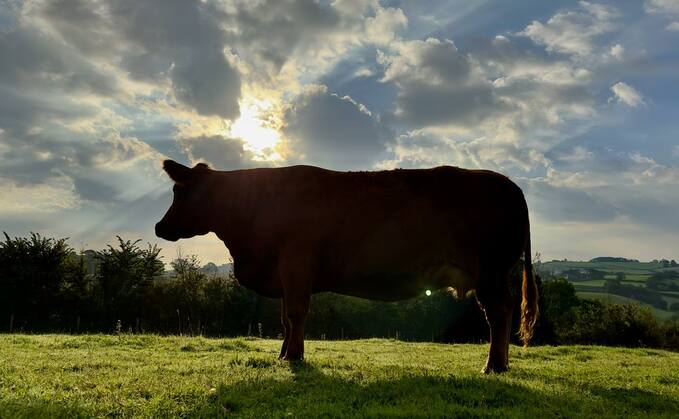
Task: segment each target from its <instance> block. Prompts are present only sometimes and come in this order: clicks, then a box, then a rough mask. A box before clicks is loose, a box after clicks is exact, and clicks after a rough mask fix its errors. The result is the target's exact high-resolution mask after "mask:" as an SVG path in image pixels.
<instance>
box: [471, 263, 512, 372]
mask: <svg viewBox="0 0 679 419" xmlns="http://www.w3.org/2000/svg"><path fill="white" fill-rule="evenodd" d="M506 276H507V275H506V274H505V278H506ZM503 279H504V278H503ZM496 285H497V286H496V287H492V286H488V287H486V288H484V289H480V290H477V292H476V298H477V300H478V302H479V305H480V306H481V308H482V309H483V311H484V313H485V315H486V321H488V326H489V327H490V352H489V353H488V360H487V362H486V366H485V367H484V368H483V370H482V372H484V373H486V374H489V373H491V372H504V371H507V369H508V368H509V339H510V333H511V327H512V310H513V308H514V307H513V306H514V304H513V301H514V300H513V298H512V294H511V291H510V288H509V284H508V282H507V281H502V282H501V283H496Z"/></svg>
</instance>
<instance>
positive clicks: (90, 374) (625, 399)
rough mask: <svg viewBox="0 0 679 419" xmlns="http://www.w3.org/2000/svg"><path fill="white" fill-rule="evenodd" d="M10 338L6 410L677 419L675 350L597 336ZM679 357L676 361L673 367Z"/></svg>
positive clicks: (7, 413)
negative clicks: (298, 347) (571, 339)
mask: <svg viewBox="0 0 679 419" xmlns="http://www.w3.org/2000/svg"><path fill="white" fill-rule="evenodd" d="M279 345H280V341H276V340H259V339H257V340H247V339H205V338H181V337H157V336H150V335H142V336H135V335H130V336H121V337H116V336H102V335H94V336H78V337H75V336H67V335H42V336H28V335H0V417H8V418H10V417H11V418H17V417H18V418H21V417H25V418H32V417H64V418H66V417H68V418H71V417H93V416H94V417H96V416H100V417H101V416H123V417H130V416H135V417H169V416H186V417H213V416H233V417H257V418H260V417H300V418H306V417H319V416H323V417H344V416H350V417H351V416H353V417H385V416H387V417H393V416H399V417H444V416H445V417H593V416H597V417H642V416H643V417H668V418H669V417H677V416H679V368H676V366H679V354H677V353H671V352H666V351H660V350H650V349H623V348H605V347H594V346H590V347H587V346H562V347H535V348H528V349H523V348H519V347H512V348H511V350H510V351H511V353H510V358H511V370H510V371H509V372H508V373H506V374H503V375H490V376H484V375H482V374H480V373H479V370H480V369H481V366H482V364H483V362H484V360H485V357H486V351H487V349H488V346H487V345H445V344H434V343H404V342H398V341H392V340H361V341H341V342H338V341H309V342H307V361H306V362H304V363H296V364H289V363H287V362H283V361H278V360H277V359H276V356H277V354H278V350H279ZM671 366H675V367H671Z"/></svg>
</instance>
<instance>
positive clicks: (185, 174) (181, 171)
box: [163, 160, 191, 183]
mask: <svg viewBox="0 0 679 419" xmlns="http://www.w3.org/2000/svg"><path fill="white" fill-rule="evenodd" d="M163 169H165V171H166V172H167V174H168V176H170V179H172V180H174V181H175V182H177V183H183V182H186V181H188V180H189V179H190V178H191V169H190V168H188V167H186V166H184V165H183V164H180V163H177V162H176V161H174V160H165V161H164V162H163Z"/></svg>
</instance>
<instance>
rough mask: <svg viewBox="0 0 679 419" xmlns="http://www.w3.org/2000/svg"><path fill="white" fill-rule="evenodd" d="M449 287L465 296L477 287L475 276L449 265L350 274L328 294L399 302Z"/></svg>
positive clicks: (334, 283) (342, 278) (334, 285)
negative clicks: (334, 293)
mask: <svg viewBox="0 0 679 419" xmlns="http://www.w3.org/2000/svg"><path fill="white" fill-rule="evenodd" d="M445 288H452V289H453V290H454V291H455V294H456V295H458V296H465V295H466V294H467V292H468V291H469V290H471V289H474V288H476V281H475V278H474V276H473V275H472V274H471V273H469V272H466V271H464V270H462V269H460V268H458V267H456V266H454V265H449V264H446V265H438V266H431V267H428V268H423V269H421V270H416V271H415V270H401V271H400V270H396V269H394V270H390V271H381V272H375V271H373V272H370V271H363V272H349V273H345V275H344V276H343V277H341V278H339V279H338V280H337V281H335V282H333V283H332V284H331V286H330V289H325V290H324V291H332V292H336V293H339V294H345V295H352V296H356V297H361V298H366V299H371V300H382V301H399V300H405V299H409V298H413V297H418V296H421V295H425V293H426V292H427V291H428V290H429V291H432V292H433V291H436V290H440V289H445Z"/></svg>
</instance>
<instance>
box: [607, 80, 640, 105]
mask: <svg viewBox="0 0 679 419" xmlns="http://www.w3.org/2000/svg"><path fill="white" fill-rule="evenodd" d="M611 91H612V92H613V94H614V95H615V99H616V100H617V101H618V102H621V103H624V104H625V105H627V106H631V107H633V108H636V107H637V106H640V105H644V104H645V102H644V98H643V96H642V95H641V93H639V91H638V90H636V89H635V88H634V87H632V86H630V85H628V84H626V83H623V82H621V81H620V82H617V83H615V84H614V85H613V86H611Z"/></svg>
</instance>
